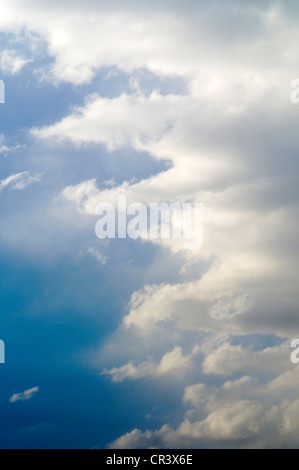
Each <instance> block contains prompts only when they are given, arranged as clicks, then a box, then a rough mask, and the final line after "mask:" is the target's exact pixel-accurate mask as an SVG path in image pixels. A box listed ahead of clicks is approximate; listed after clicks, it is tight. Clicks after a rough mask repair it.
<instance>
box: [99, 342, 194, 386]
mask: <svg viewBox="0 0 299 470" xmlns="http://www.w3.org/2000/svg"><path fill="white" fill-rule="evenodd" d="M190 366H191V355H184V354H183V353H182V349H181V348H179V347H175V348H174V349H173V350H172V351H170V352H168V353H166V354H165V355H164V356H163V357H162V359H161V361H160V363H158V364H157V363H155V362H150V361H147V362H143V363H141V364H138V365H137V366H135V365H134V364H133V363H132V362H130V363H128V364H125V365H123V366H121V367H114V368H113V369H111V370H104V371H103V372H102V375H109V376H111V377H112V381H113V382H122V381H123V380H125V379H127V378H130V379H135V380H136V379H141V378H144V377H151V378H157V377H162V376H167V375H172V374H175V376H176V377H179V376H180V375H181V374H182V373H183V372H184V371H186V370H188V369H189V368H190Z"/></svg>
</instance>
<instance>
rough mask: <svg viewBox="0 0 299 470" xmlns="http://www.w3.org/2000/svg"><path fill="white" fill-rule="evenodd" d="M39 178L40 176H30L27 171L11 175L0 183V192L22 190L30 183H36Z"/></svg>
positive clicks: (37, 174) (36, 174)
mask: <svg viewBox="0 0 299 470" xmlns="http://www.w3.org/2000/svg"><path fill="white" fill-rule="evenodd" d="M41 178H42V175H41V174H39V173H35V174H33V175H31V174H30V173H29V172H28V171H23V172H21V173H15V174H12V175H10V176H8V177H7V178H5V179H3V180H1V181H0V192H2V191H4V189H7V188H10V189H18V190H23V189H25V188H26V187H27V186H29V185H30V184H32V183H38V182H39V181H40V180H41Z"/></svg>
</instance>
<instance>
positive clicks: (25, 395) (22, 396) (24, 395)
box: [9, 387, 39, 403]
mask: <svg viewBox="0 0 299 470" xmlns="http://www.w3.org/2000/svg"><path fill="white" fill-rule="evenodd" d="M38 391H39V387H33V388H30V389H28V390H25V391H24V392H21V393H14V394H13V395H12V396H11V397H10V399H9V401H10V403H15V402H17V401H24V400H30V398H32V397H33V395H35V394H36V393H37V392H38Z"/></svg>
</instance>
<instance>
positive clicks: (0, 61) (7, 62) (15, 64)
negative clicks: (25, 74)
mask: <svg viewBox="0 0 299 470" xmlns="http://www.w3.org/2000/svg"><path fill="white" fill-rule="evenodd" d="M29 62H32V60H30V59H25V58H24V57H21V56H20V55H18V53H17V51H15V50H13V49H9V50H8V49H7V50H5V51H3V52H2V53H1V55H0V67H1V70H2V72H4V73H8V74H10V75H15V74H17V73H18V72H20V70H21V69H22V68H23V67H24V65H26V64H28V63H29Z"/></svg>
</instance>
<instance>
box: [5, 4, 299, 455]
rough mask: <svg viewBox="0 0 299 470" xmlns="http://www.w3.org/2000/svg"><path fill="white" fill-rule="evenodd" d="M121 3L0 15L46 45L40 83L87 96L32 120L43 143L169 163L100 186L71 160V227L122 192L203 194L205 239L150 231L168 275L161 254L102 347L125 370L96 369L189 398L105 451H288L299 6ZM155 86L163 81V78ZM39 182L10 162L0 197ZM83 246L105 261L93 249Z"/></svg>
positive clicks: (147, 197) (10, 59) (134, 197)
mask: <svg viewBox="0 0 299 470" xmlns="http://www.w3.org/2000/svg"><path fill="white" fill-rule="evenodd" d="M113 3H114V5H113V6H111V5H109V7H107V4H106V6H105V5H103V2H94V1H88V2H86V3H85V4H84V6H83V5H82V3H80V2H77V1H75V2H73V3H72V15H70V14H69V7H70V3H68V2H64V3H61V2H57V1H54V2H52V3H51V4H50V2H46V3H45V4H43V6H42V7H41V6H40V4H39V3H38V2H36V1H33V0H31V1H29V2H26V3H25V2H23V1H17V0H11V1H10V2H6V3H5V6H4V8H3V10H2V12H1V19H0V28H1V29H2V31H5V32H8V31H9V32H10V33H11V34H15V35H16V36H17V35H18V34H19V33H20V31H21V30H23V29H25V30H26V31H31V32H34V33H35V34H37V36H38V38H39V40H40V41H41V42H43V41H45V42H46V45H47V51H48V59H49V58H51V65H47V66H45V67H44V69H43V77H44V78H46V79H47V80H50V81H53V82H54V83H55V84H56V85H57V86H59V84H60V83H62V82H67V83H71V84H73V85H75V86H76V87H77V88H76V92H78V93H79V92H80V90H83V88H82V87H80V85H82V84H89V85H92V86H91V88H92V91H96V93H91V94H89V96H87V97H86V96H85V97H84V96H82V98H85V99H82V100H80V103H82V102H83V105H82V104H80V105H77V106H74V107H73V108H72V109H71V110H70V111H69V112H65V115H64V117H63V118H61V117H60V118H59V119H58V120H57V122H55V121H53V122H49V123H48V124H47V125H45V124H43V125H39V124H38V123H37V124H36V127H35V128H34V129H31V131H30V133H31V136H30V137H31V138H32V137H33V140H34V143H35V145H41V144H42V142H44V145H45V146H48V145H49V143H51V145H53V148H55V149H59V148H62V147H59V146H60V145H61V144H63V145H64V146H66V148H67V150H68V151H69V152H70V153H71V152H72V151H73V148H74V147H84V150H85V151H86V152H88V151H89V150H90V149H92V148H94V147H95V146H101V149H102V150H103V148H104V150H105V149H107V150H108V152H110V154H111V153H113V152H115V155H116V154H117V153H116V151H118V152H119V153H118V154H117V155H118V157H119V158H120V159H121V157H122V151H127V150H128V149H129V151H130V150H132V151H135V152H136V151H137V152H138V156H140V161H142V159H143V157H144V156H147V157H148V156H151V157H152V158H154V159H155V160H159V161H161V162H164V163H165V162H167V163H168V167H167V168H166V169H164V170H163V171H160V172H159V173H158V174H152V173H150V172H149V175H148V176H142V178H141V179H139V180H132V179H131V176H132V177H133V176H134V169H133V168H132V175H130V177H129V178H127V179H126V178H125V177H123V175H120V176H119V177H118V178H117V181H119V183H117V184H114V185H113V187H112V188H109V187H108V188H107V187H105V189H104V190H102V189H101V184H100V183H98V182H97V179H96V178H95V177H94V176H93V175H90V174H89V175H88V176H82V175H81V173H79V172H78V174H76V175H73V177H72V178H71V179H68V180H67V182H65V184H62V185H61V186H60V188H59V192H60V196H59V197H58V198H56V200H55V203H56V204H57V207H58V210H61V214H63V216H64V217H65V218H67V217H69V218H71V217H70V215H69V214H72V215H73V212H72V211H73V210H74V208H75V209H78V213H77V219H76V223H77V225H78V226H80V224H81V221H82V220H84V221H85V220H86V219H87V218H89V219H88V220H91V217H90V216H92V217H94V213H95V212H94V211H95V208H96V206H97V204H98V203H99V202H100V201H107V202H115V200H116V197H117V195H118V193H119V192H120V191H126V194H127V199H128V202H129V203H131V202H135V201H136V202H139V201H144V202H147V203H149V202H157V201H173V200H178V201H181V202H182V201H186V200H188V201H192V202H193V203H194V202H203V203H204V207H205V212H204V244H203V246H202V248H201V249H200V250H194V251H193V252H192V253H190V252H186V251H184V250H183V249H182V245H181V243H180V241H179V240H174V241H173V240H165V239H164V240H154V241H153V243H155V244H156V247H157V249H158V250H159V251H158V253H159V256H160V264H163V266H165V273H166V274H165V275H164V277H163V279H162V280H161V279H160V278H159V279H156V278H158V273H159V269H157V264H158V262H157V263H156V265H154V268H152V270H153V271H154V269H156V272H155V273H154V275H152V277H151V279H150V280H148V279H147V278H146V274H143V276H142V280H143V279H144V280H145V281H144V283H143V284H142V282H141V280H140V279H138V282H136V289H135V292H133V293H132V295H131V300H130V302H129V304H128V309H127V311H126V313H125V314H124V317H123V319H122V321H121V325H120V327H119V329H118V331H117V332H116V334H115V335H114V336H113V337H112V338H111V340H110V344H109V346H110V348H108V347H107V348H104V351H102V355H103V356H104V359H105V360H107V362H108V361H109V359H110V358H111V357H112V358H113V359H114V360H116V361H117V364H119V363H121V364H124V365H122V366H119V367H110V369H107V368H106V369H105V371H104V373H105V374H106V375H108V376H110V377H111V379H112V380H113V381H114V382H122V381H123V380H125V379H128V378H129V379H134V380H137V379H142V378H145V377H146V378H148V379H154V380H158V379H163V380H165V378H168V380H169V383H171V377H172V378H173V375H175V376H176V374H181V372H184V374H181V377H182V381H181V387H184V390H183V391H182V409H181V410H180V412H181V414H183V413H184V410H185V407H189V408H188V410H187V411H186V415H185V417H184V419H183V420H181V421H180V422H178V423H173V422H172V423H166V424H165V425H164V426H162V427H161V428H160V429H156V430H145V431H142V430H141V429H134V430H133V431H132V432H129V433H127V434H124V435H123V436H121V437H119V439H117V440H116V441H115V442H114V443H112V444H111V447H116V448H117V447H119V448H123V447H139V446H140V447H163V448H170V447H174V448H177V447H186V448H188V447H190V446H196V447H203V448H204V447H221V446H224V447H263V446H264V447H275V446H285V447H287V446H296V445H297V443H296V435H297V434H298V424H297V423H298V422H299V421H298V413H299V405H298V400H297V398H296V389H297V385H298V373H297V371H296V370H295V369H293V368H292V365H291V364H290V360H289V349H288V344H289V339H290V338H291V337H292V336H293V335H294V332H295V331H296V329H297V325H298V313H297V312H298V308H299V299H298V281H299V276H298V236H297V232H298V230H297V213H298V208H299V199H298V181H297V174H298V170H299V168H298V166H299V165H298V158H297V146H298V144H297V142H298V126H297V123H298V119H297V117H298V114H297V113H298V108H296V107H295V106H294V105H292V104H291V103H290V97H289V95H290V91H291V90H290V82H291V80H292V79H293V78H295V76H296V75H297V70H296V64H297V62H298V60H297V56H298V48H297V43H298V36H299V35H298V15H297V14H294V12H295V13H296V12H297V9H298V6H296V4H295V3H294V2H289V3H288V5H289V6H288V7H287V6H285V4H286V2H284V3H283V2H273V1H270V0H269V1H268V0H267V1H265V2H262V4H261V2H257V1H253V2H250V3H249V2H247V4H242V5H240V2H237V1H232V0H230V1H228V2H226V4H225V6H224V5H223V2H220V1H216V2H213V3H211V2H210V3H208V2H203V1H189V2H187V3H188V8H187V7H186V5H185V4H184V6H182V3H181V2H177V1H172V2H168V1H165V2H156V1H154V0H153V1H152V2H147V1H145V2H142V6H141V5H140V3H141V2H133V1H132V2H126V4H124V2H113ZM16 8H18V12H19V14H18V17H17V18H16V17H15V14H14V13H15V11H16ZM166 25H167V27H166ZM8 51H12V50H11V49H9V50H8ZM5 54H6V56H5V55H4V59H5V60H6V67H7V70H10V73H14V72H15V73H17V71H18V70H20V67H22V66H23V65H24V63H22V60H24V59H22V57H23V56H22V55H20V54H19V53H17V52H16V53H14V52H6V53H5ZM4 62H5V61H4ZM104 68H105V74H106V72H107V69H108V73H109V72H110V73H111V69H112V70H113V71H114V73H116V74H118V73H119V71H122V72H124V76H125V77H126V78H124V79H123V80H124V82H126V80H127V81H128V83H130V82H132V81H133V80H135V79H136V75H137V76H138V73H136V71H138V72H139V73H140V72H141V71H144V70H146V72H147V73H149V74H150V76H151V80H152V82H153V83H150V85H148V84H147V86H145V87H143V85H144V83H143V78H142V73H140V75H139V76H138V79H136V80H137V84H136V87H135V89H134V90H132V87H131V88H130V87H129V86H128V84H127V83H122V85H121V86H120V87H119V88H120V89H118V92H117V93H114V96H112V97H111V96H110V97H108V96H101V95H100V94H99V91H98V90H97V89H96V88H97V87H96V86H94V84H93V82H92V81H93V79H94V78H95V77H96V76H97V74H99V72H100V71H102V72H103V69H104ZM170 77H172V78H173V77H179V78H180V79H181V80H182V81H183V83H184V88H185V90H184V92H182V91H180V92H176V93H175V92H173V91H171V90H169V89H168V82H167V80H170ZM136 80H135V81H136ZM161 80H165V83H166V85H165V86H166V89H167V92H166V93H165V92H164V93H162V91H161V90H159V85H156V83H161ZM84 90H86V89H85V88H84ZM88 90H89V91H88V93H90V88H88ZM83 93H84V91H82V94H83ZM80 97H81V95H80ZM4 149H5V147H4ZM84 164H85V163H84ZM150 175H151V176H150ZM111 176H113V175H111ZM38 178H39V175H35V174H33V175H31V174H30V173H29V172H22V173H14V174H12V175H11V176H9V177H8V178H6V179H3V180H2V181H1V182H0V191H1V190H2V191H3V190H4V189H6V188H10V189H24V188H25V187H26V186H27V185H28V184H30V183H32V182H34V181H37V179H38ZM105 178H106V176H105ZM55 188H56V186H55ZM62 188H64V189H62ZM55 194H57V192H56V193H55ZM65 202H67V203H68V204H67V205H65ZM62 208H63V209H62ZM92 220H93V219H92ZM82 225H83V222H82ZM81 228H82V227H81ZM78 232H80V229H79V228H78ZM80 233H81V232H80ZM85 246H86V245H85ZM120 249H122V245H121V248H120ZM89 254H90V255H92V256H94V257H95V258H96V259H97V260H98V261H99V262H100V263H101V264H104V262H105V256H104V255H103V254H102V253H101V252H99V251H98V250H94V249H93V248H91V249H89ZM174 258H175V259H177V260H179V261H178V262H177V263H178V264H180V268H181V272H180V273H178V274H177V275H176V273H175V274H174V273H173V264H172V262H171V261H172V260H173V259H174ZM117 268H118V267H117ZM117 268H116V269H117ZM130 271H131V266H129V268H128V272H130ZM144 271H146V270H145V269H144ZM181 273H184V275H185V277H184V276H181V277H180V275H181ZM194 273H196V274H194ZM155 277H156V278H155ZM182 277H183V279H182ZM140 278H141V276H140ZM178 278H179V279H178ZM130 285H131V284H130ZM120 335H122V342H121V345H119V342H118V340H119V337H120ZM272 342H274V343H275V344H278V346H273V345H272ZM170 343H171V344H170ZM257 343H259V345H258V346H257ZM270 343H271V344H270ZM135 345H137V346H135ZM157 345H158V347H157V348H156V346H157ZM134 347H135V348H136V350H137V352H136V350H135V351H134ZM195 348H197V349H196V351H197V353H198V356H197V358H198V362H197V363H196V365H195V364H194V361H193V360H192V359H193V357H192V355H193V353H190V352H189V353H186V352H185V353H183V351H190V350H192V351H194V350H195ZM109 352H110V356H109ZM124 352H125V354H124ZM153 352H154V353H155V356H154V359H153V358H152V356H150V354H149V353H152V354H153ZM130 354H131V356H132V357H130ZM117 355H118V357H117ZM124 356H125V357H126V359H123V357H124ZM148 356H150V358H148ZM120 360H121V361H122V362H120ZM191 380H192V381H191ZM211 384H212V385H211ZM174 415H175V413H173V415H172V416H174ZM176 416H177V415H176ZM167 419H168V418H167ZM176 419H177V418H176ZM169 420H171V418H169ZM165 421H166V418H165V420H164V422H165Z"/></svg>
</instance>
